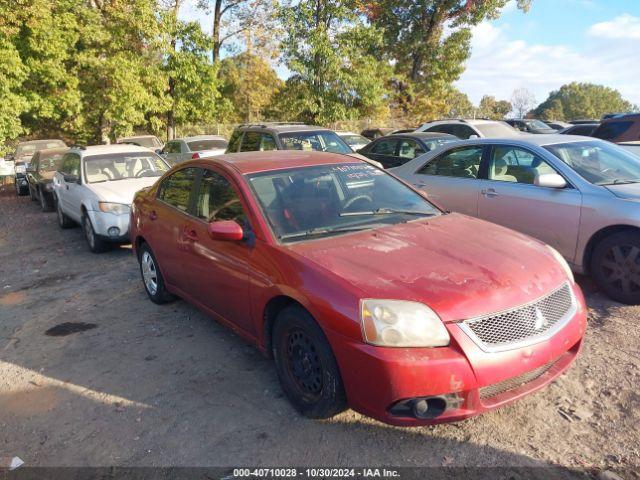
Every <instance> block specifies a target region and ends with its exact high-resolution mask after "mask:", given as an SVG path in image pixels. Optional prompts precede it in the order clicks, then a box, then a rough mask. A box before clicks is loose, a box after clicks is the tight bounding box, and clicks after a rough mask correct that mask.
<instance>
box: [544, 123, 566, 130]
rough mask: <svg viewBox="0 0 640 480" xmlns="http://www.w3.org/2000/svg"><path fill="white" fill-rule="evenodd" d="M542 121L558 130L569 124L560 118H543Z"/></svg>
mask: <svg viewBox="0 0 640 480" xmlns="http://www.w3.org/2000/svg"><path fill="white" fill-rule="evenodd" d="M544 123H546V124H547V125H549V126H550V127H551V128H553V129H554V130H558V131H560V130H562V129H564V128H568V127H570V126H571V124H570V123H569V122H561V121H560V120H544Z"/></svg>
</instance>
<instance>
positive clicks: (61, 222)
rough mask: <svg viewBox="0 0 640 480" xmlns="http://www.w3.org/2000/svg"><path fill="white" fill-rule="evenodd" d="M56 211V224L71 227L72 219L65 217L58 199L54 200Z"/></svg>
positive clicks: (73, 224)
mask: <svg viewBox="0 0 640 480" xmlns="http://www.w3.org/2000/svg"><path fill="white" fill-rule="evenodd" d="M56 213H57V215H58V226H59V227H60V228H71V227H73V226H75V223H74V221H73V220H71V219H70V218H69V217H67V216H66V215H65V214H64V212H63V211H62V207H61V206H60V202H59V201H57V202H56Z"/></svg>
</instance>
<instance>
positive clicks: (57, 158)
mask: <svg viewBox="0 0 640 480" xmlns="http://www.w3.org/2000/svg"><path fill="white" fill-rule="evenodd" d="M65 153H66V152H59V153H53V154H49V155H45V154H44V153H41V154H40V163H39V166H38V169H39V170H40V171H41V172H56V171H58V170H59V169H60V164H61V163H62V157H63V156H64V154H65Z"/></svg>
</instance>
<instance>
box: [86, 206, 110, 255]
mask: <svg viewBox="0 0 640 480" xmlns="http://www.w3.org/2000/svg"><path fill="white" fill-rule="evenodd" d="M82 231H83V232H84V238H85V240H86V241H87V246H88V247H89V250H90V251H91V252H93V253H103V252H106V251H107V250H109V247H110V245H109V243H107V242H105V241H104V240H103V239H102V238H100V236H99V235H97V234H96V232H95V230H94V229H93V225H92V224H91V219H90V218H89V217H88V216H87V215H83V216H82Z"/></svg>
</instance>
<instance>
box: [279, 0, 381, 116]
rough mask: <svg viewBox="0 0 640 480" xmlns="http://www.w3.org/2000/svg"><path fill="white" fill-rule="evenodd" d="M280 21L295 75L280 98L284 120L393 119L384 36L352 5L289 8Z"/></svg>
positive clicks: (325, 1) (319, 0)
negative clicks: (389, 112)
mask: <svg viewBox="0 0 640 480" xmlns="http://www.w3.org/2000/svg"><path fill="white" fill-rule="evenodd" d="M280 19H281V21H282V23H283V28H284V30H285V32H287V33H286V37H285V39H284V41H283V45H282V53H283V60H284V63H285V64H286V66H287V67H288V68H289V70H290V71H291V72H292V76H291V77H290V78H289V79H288V80H287V82H286V84H285V86H284V88H283V90H282V92H281V93H280V95H278V97H277V99H276V104H275V107H276V108H275V111H276V112H277V113H278V115H280V116H281V117H282V118H283V119H297V120H302V121H305V122H309V123H321V124H324V123H330V122H333V121H336V120H347V119H354V118H358V117H372V118H380V117H385V116H386V115H387V111H386V107H385V103H386V99H387V94H388V91H387V83H388V78H389V75H390V72H391V68H390V66H389V64H388V63H387V62H385V61H383V60H382V59H381V58H380V55H379V52H380V50H381V48H382V35H381V34H380V33H379V32H378V31H377V30H375V29H374V28H372V27H370V26H368V25H366V24H365V23H364V22H363V20H362V19H361V18H360V17H359V16H358V15H356V14H355V13H354V8H353V5H352V3H351V2H343V1H333V0H302V1H300V2H296V3H295V4H292V5H289V6H285V7H283V8H282V9H281V11H280Z"/></svg>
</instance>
